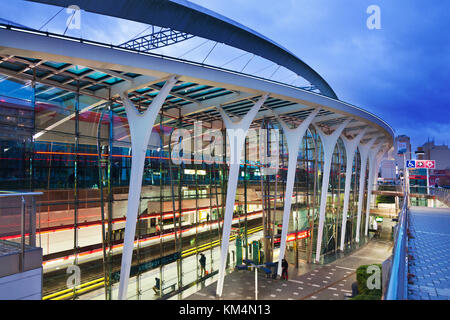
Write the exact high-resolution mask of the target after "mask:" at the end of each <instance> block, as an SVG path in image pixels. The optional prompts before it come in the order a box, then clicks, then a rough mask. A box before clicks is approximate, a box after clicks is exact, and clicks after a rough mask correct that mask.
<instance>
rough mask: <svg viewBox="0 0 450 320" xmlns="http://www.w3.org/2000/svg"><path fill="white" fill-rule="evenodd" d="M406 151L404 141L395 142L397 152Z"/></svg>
mask: <svg viewBox="0 0 450 320" xmlns="http://www.w3.org/2000/svg"><path fill="white" fill-rule="evenodd" d="M406 151H407V147H406V142H400V141H398V142H397V153H398V154H403V153H405V152H406Z"/></svg>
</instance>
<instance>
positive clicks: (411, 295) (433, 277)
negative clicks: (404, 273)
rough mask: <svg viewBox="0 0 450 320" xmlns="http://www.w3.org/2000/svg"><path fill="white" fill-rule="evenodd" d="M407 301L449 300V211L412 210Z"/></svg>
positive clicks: (444, 209)
mask: <svg viewBox="0 0 450 320" xmlns="http://www.w3.org/2000/svg"><path fill="white" fill-rule="evenodd" d="M409 217H410V220H409V229H410V233H411V234H412V237H410V238H409V240H408V252H409V255H410V256H412V259H409V263H408V264H409V265H408V267H409V270H408V272H409V273H410V275H412V277H410V280H409V284H408V299H410V300H450V208H428V207H412V208H411V209H410V215H409Z"/></svg>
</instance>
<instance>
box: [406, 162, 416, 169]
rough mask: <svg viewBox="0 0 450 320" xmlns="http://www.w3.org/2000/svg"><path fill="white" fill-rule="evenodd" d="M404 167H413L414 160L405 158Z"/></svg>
mask: <svg viewBox="0 0 450 320" xmlns="http://www.w3.org/2000/svg"><path fill="white" fill-rule="evenodd" d="M406 167H407V168H412V169H414V168H415V167H416V160H406Z"/></svg>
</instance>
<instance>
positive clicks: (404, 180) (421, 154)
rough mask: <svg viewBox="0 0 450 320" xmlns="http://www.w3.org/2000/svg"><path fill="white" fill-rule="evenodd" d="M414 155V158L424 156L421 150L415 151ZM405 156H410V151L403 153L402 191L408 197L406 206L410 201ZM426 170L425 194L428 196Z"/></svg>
mask: <svg viewBox="0 0 450 320" xmlns="http://www.w3.org/2000/svg"><path fill="white" fill-rule="evenodd" d="M414 153H415V154H416V156H423V155H424V154H425V152H424V151H423V150H416V151H415V152H414ZM407 154H412V152H411V151H406V152H403V189H404V191H405V193H406V194H407V195H408V205H409V204H410V203H409V202H410V201H411V200H410V196H409V191H410V190H409V187H410V186H409V170H408V168H407V167H406V155H407ZM428 180H429V179H428V169H427V194H428Z"/></svg>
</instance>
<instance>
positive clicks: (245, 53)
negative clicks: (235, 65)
mask: <svg viewBox="0 0 450 320" xmlns="http://www.w3.org/2000/svg"><path fill="white" fill-rule="evenodd" d="M249 53H250V52H244V53H243V54H241V55H239V56H237V57H235V58H233V59H231V60H229V61H228V62H225V63H224V64H223V65H221V66H219V68H223V67H224V66H226V65H227V64H229V63H231V62H233V61H235V60H237V59H239V58H241V57H243V56H245V55H247V54H249Z"/></svg>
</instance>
